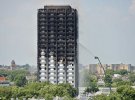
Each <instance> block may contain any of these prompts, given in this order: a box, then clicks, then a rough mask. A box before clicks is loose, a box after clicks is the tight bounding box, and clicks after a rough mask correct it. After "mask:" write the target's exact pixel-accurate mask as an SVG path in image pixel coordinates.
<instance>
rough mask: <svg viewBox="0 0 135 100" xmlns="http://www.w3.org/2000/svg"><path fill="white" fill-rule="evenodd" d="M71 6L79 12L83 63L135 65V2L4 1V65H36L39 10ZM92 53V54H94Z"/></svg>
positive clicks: (0, 5)
mask: <svg viewBox="0 0 135 100" xmlns="http://www.w3.org/2000/svg"><path fill="white" fill-rule="evenodd" d="M48 4H49V5H62V4H64V5H71V6H72V7H74V8H77V9H78V13H79V36H80V37H79V42H80V43H81V44H83V45H84V46H85V47H86V48H87V49H88V50H86V49H85V48H84V47H83V46H82V45H79V54H80V55H79V57H80V63H82V64H84V65H86V64H89V63H98V62H97V61H96V60H95V59H94V58H93V56H94V55H96V56H99V57H100V59H101V61H102V63H108V64H110V63H130V64H133V65H135V0H102V1H100V0H0V12H1V14H0V64H5V65H9V64H10V62H11V60H12V59H14V60H15V61H16V63H17V64H26V63H29V64H31V65H36V55H37V53H36V52H37V51H36V50H37V48H36V43H37V42H36V41H37V9H38V8H42V7H43V6H44V5H48ZM91 52H92V53H91Z"/></svg>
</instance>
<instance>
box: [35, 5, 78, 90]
mask: <svg viewBox="0 0 135 100" xmlns="http://www.w3.org/2000/svg"><path fill="white" fill-rule="evenodd" d="M37 44H38V55H37V65H38V79H39V81H41V82H42V81H43V82H44V81H49V82H51V83H54V84H59V83H70V84H71V85H73V86H74V87H78V15H77V10H76V9H73V8H71V7H70V6H44V8H42V9H38V43H37Z"/></svg>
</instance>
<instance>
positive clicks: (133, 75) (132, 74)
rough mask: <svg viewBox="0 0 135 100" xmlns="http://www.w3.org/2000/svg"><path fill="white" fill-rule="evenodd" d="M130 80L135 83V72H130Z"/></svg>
mask: <svg viewBox="0 0 135 100" xmlns="http://www.w3.org/2000/svg"><path fill="white" fill-rule="evenodd" d="M128 78H129V80H130V81H131V82H132V83H134V82H135V74H134V73H131V74H129V77H128Z"/></svg>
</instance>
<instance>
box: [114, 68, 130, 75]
mask: <svg viewBox="0 0 135 100" xmlns="http://www.w3.org/2000/svg"><path fill="white" fill-rule="evenodd" d="M114 74H120V75H127V74H128V71H127V70H125V69H122V70H117V71H114Z"/></svg>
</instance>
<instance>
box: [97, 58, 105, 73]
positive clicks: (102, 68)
mask: <svg viewBox="0 0 135 100" xmlns="http://www.w3.org/2000/svg"><path fill="white" fill-rule="evenodd" d="M95 59H97V60H98V62H99V64H100V66H101V68H102V69H103V71H104V75H106V72H105V69H104V67H103V65H102V64H101V61H100V59H99V57H97V56H95Z"/></svg>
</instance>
